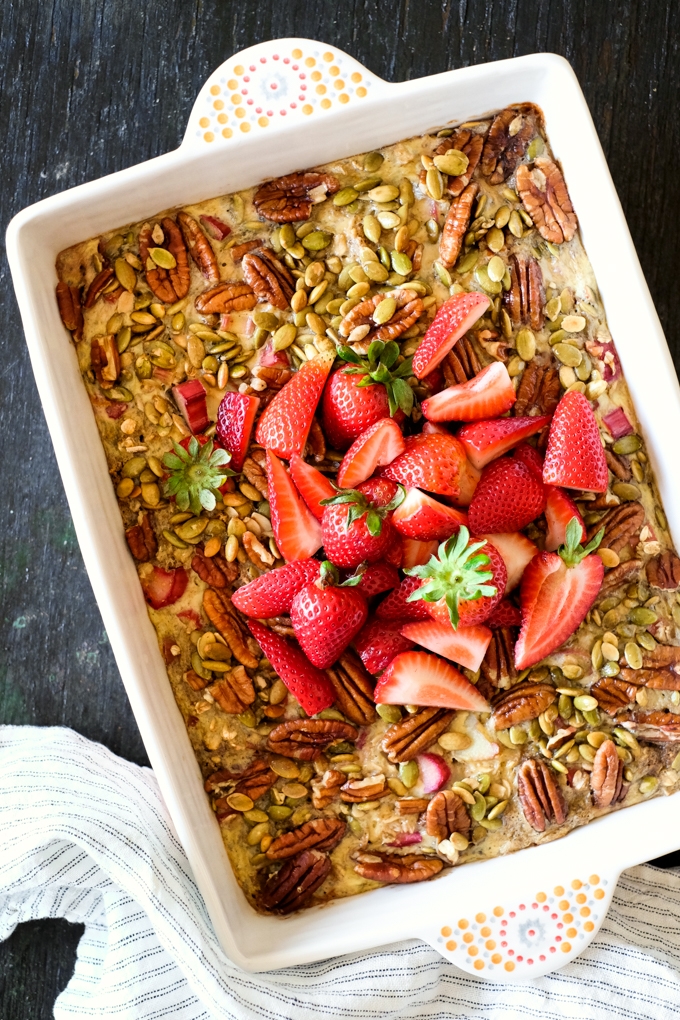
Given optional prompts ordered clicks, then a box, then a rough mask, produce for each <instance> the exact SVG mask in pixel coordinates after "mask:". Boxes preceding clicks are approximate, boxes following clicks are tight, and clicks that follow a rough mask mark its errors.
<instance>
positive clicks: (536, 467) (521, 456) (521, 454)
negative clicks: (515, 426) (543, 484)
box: [513, 443, 543, 481]
mask: <svg viewBox="0 0 680 1020" xmlns="http://www.w3.org/2000/svg"><path fill="white" fill-rule="evenodd" d="M513 457H514V458H515V460H521V462H522V464H524V466H525V467H528V468H529V470H530V471H531V473H532V474H534V475H536V477H537V478H539V479H540V480H541V481H543V458H542V457H541V455H540V453H539V452H538V450H537V449H536V448H535V447H534V446H531V445H530V444H529V443H520V444H519V446H518V447H516V449H515V452H514V454H513Z"/></svg>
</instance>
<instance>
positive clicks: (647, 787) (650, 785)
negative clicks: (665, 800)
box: [640, 776, 659, 797]
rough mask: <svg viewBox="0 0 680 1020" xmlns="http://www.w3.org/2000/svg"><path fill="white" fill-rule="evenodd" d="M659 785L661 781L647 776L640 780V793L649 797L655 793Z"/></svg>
mask: <svg viewBox="0 0 680 1020" xmlns="http://www.w3.org/2000/svg"><path fill="white" fill-rule="evenodd" d="M658 785H659V780H658V779H657V778H656V776H645V777H644V779H641V780H640V793H641V794H642V795H643V796H644V797H647V796H648V795H649V794H650V793H654V791H655V790H656V788H657V786H658Z"/></svg>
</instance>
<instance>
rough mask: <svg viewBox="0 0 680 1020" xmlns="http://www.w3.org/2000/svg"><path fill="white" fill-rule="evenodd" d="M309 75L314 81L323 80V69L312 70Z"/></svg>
mask: <svg viewBox="0 0 680 1020" xmlns="http://www.w3.org/2000/svg"><path fill="white" fill-rule="evenodd" d="M309 77H310V78H311V79H312V81H321V78H322V77H323V76H322V74H321V71H312V73H311V74H310V76H309Z"/></svg>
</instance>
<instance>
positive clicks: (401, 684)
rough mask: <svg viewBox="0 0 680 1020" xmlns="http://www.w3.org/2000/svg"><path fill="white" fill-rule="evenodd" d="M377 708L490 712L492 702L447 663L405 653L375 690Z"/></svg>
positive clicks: (421, 654)
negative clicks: (410, 707) (407, 706)
mask: <svg viewBox="0 0 680 1020" xmlns="http://www.w3.org/2000/svg"><path fill="white" fill-rule="evenodd" d="M373 696H374V698H375V702H376V704H377V705H423V706H427V707H431V708H452V709H458V710H462V711H468V712H488V711H489V710H490V706H489V703H488V701H486V699H485V698H483V697H482V695H481V694H480V693H479V691H478V690H477V689H476V688H475V687H474V686H473V685H472V684H471V683H470V681H469V680H466V678H465V677H464V676H463V674H462V673H461V672H460V670H457V669H456V668H455V666H452V665H451V663H449V662H446V660H445V659H440V658H439V657H438V656H437V655H429V654H428V653H427V652H415V651H414V652H402V653H401V655H397V656H396V658H394V659H393V660H392V662H391V663H390V664H389V666H388V667H387V669H386V670H385V672H384V673H383V675H382V676H381V677H380V679H379V680H378V683H377V684H376V686H375V692H374V695H373Z"/></svg>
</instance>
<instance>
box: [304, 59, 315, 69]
mask: <svg viewBox="0 0 680 1020" xmlns="http://www.w3.org/2000/svg"><path fill="white" fill-rule="evenodd" d="M305 64H306V65H307V67H314V66H315V64H316V60H315V59H314V57H307V59H306V60H305Z"/></svg>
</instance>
